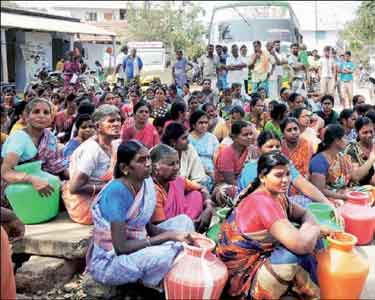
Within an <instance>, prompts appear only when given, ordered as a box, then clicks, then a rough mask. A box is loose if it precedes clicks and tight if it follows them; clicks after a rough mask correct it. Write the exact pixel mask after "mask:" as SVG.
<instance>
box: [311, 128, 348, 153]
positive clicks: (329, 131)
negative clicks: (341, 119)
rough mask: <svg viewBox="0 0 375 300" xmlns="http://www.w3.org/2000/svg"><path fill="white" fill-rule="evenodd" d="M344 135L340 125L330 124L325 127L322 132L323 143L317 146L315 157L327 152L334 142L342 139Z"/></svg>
mask: <svg viewBox="0 0 375 300" xmlns="http://www.w3.org/2000/svg"><path fill="white" fill-rule="evenodd" d="M344 135H345V130H344V128H343V127H342V126H341V125H337V124H330V125H328V126H327V128H326V130H325V132H324V138H323V141H322V142H321V143H320V144H319V146H318V150H317V152H316V154H315V155H317V154H318V153H320V152H322V151H325V150H327V149H328V148H329V147H330V146H331V145H332V144H333V142H334V141H335V140H339V139H342V138H343V137H344Z"/></svg>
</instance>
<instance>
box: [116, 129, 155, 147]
mask: <svg viewBox="0 0 375 300" xmlns="http://www.w3.org/2000/svg"><path fill="white" fill-rule="evenodd" d="M131 139H135V140H138V141H140V142H141V143H143V144H144V145H145V146H146V147H147V148H148V149H151V148H152V147H154V146H156V145H157V144H159V143H160V137H159V134H158V132H157V130H156V129H155V127H154V125H152V124H150V123H147V124H146V125H145V127H144V128H143V129H140V130H137V129H136V128H135V126H134V124H132V126H126V124H124V126H123V127H122V128H121V140H122V142H126V141H128V140H131Z"/></svg>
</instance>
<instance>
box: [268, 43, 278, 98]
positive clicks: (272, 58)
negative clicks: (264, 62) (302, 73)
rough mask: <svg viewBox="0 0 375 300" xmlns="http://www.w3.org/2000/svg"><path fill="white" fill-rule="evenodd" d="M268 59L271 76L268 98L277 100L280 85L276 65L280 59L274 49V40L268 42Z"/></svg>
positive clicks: (269, 78)
mask: <svg viewBox="0 0 375 300" xmlns="http://www.w3.org/2000/svg"><path fill="white" fill-rule="evenodd" d="M266 49H267V52H268V53H267V54H268V60H269V77H268V85H269V86H268V88H269V94H268V98H269V99H271V100H276V99H277V97H278V96H279V85H278V77H277V74H276V73H275V70H276V65H280V60H279V58H278V56H277V55H276V53H275V50H274V42H267V44H266Z"/></svg>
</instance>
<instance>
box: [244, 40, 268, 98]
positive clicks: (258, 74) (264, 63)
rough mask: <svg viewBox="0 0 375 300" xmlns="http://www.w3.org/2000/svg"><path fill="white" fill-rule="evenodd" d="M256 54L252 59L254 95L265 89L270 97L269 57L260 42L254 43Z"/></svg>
mask: <svg viewBox="0 0 375 300" xmlns="http://www.w3.org/2000/svg"><path fill="white" fill-rule="evenodd" d="M253 47H254V54H253V55H252V57H251V58H250V65H249V67H250V69H251V70H252V74H251V80H252V86H253V90H252V92H253V93H256V92H257V91H258V89H259V88H260V87H263V88H264V89H265V91H266V94H267V95H268V77H269V60H268V56H267V55H266V54H265V53H264V52H263V51H262V43H261V42H260V41H254V42H253Z"/></svg>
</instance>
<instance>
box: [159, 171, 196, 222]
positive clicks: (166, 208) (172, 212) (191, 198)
mask: <svg viewBox="0 0 375 300" xmlns="http://www.w3.org/2000/svg"><path fill="white" fill-rule="evenodd" d="M155 189H156V200H157V208H156V209H155V211H154V215H153V218H152V219H153V222H155V221H157V222H160V221H164V220H167V219H170V218H173V217H175V216H178V215H181V214H184V215H187V216H189V217H190V219H192V220H195V219H197V218H198V217H199V216H200V214H201V213H202V211H203V196H202V194H201V192H199V191H198V190H196V191H194V190H193V191H189V190H191V189H189V188H188V187H187V186H186V179H185V178H184V177H182V176H179V177H177V178H176V179H175V180H173V181H171V182H169V191H168V193H167V192H166V191H165V190H164V188H163V187H162V186H160V185H158V184H155ZM187 191H188V192H187ZM160 208H162V209H163V211H160ZM163 215H164V216H163Z"/></svg>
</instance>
